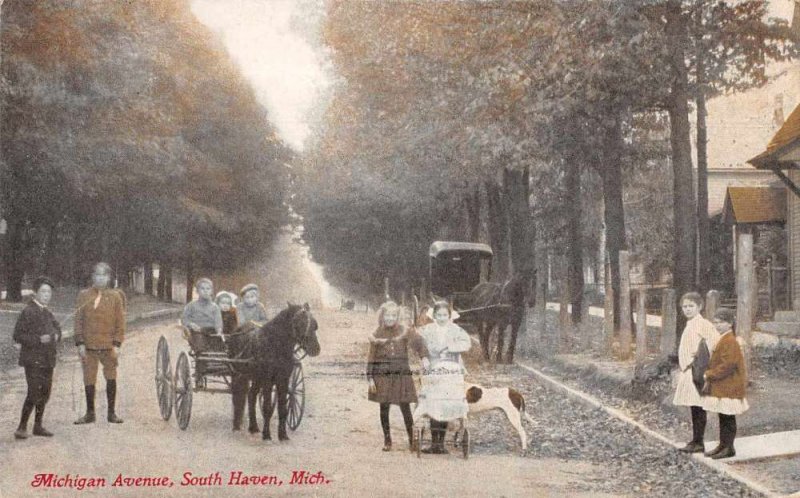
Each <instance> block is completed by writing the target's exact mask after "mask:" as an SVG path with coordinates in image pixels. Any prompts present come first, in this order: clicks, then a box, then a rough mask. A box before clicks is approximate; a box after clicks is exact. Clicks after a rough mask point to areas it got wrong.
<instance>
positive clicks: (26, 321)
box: [14, 277, 61, 439]
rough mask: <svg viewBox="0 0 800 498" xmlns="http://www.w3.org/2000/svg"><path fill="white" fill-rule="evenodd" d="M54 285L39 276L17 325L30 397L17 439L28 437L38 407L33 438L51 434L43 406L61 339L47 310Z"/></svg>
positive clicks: (53, 318)
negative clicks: (30, 421) (44, 421)
mask: <svg viewBox="0 0 800 498" xmlns="http://www.w3.org/2000/svg"><path fill="white" fill-rule="evenodd" d="M54 287H55V285H53V282H52V281H51V280H50V279H49V278H47V277H39V278H37V279H36V280H35V281H34V282H33V290H34V292H35V293H36V295H35V296H34V298H33V299H31V301H30V302H29V303H28V305H27V306H26V307H25V309H23V310H22V313H21V314H20V316H19V319H18V320H17V324H16V325H15V326H14V341H15V342H18V343H20V344H21V345H22V349H21V350H20V353H19V365H20V366H21V367H24V368H25V380H26V382H27V384H28V394H27V396H25V402H24V403H23V405H22V415H21V416H20V419H19V426H18V427H17V430H16V432H14V437H15V438H17V439H27V438H28V418H30V415H31V412H32V411H33V409H34V408H36V417H35V419H34V422H33V435H34V436H44V437H50V436H52V435H53V433H52V432H50V431H48V430H47V429H45V428H44V426H42V419H43V418H44V406H45V404H47V400H48V399H50V387H51V386H52V383H53V368H54V367H55V366H56V343H57V342H58V341H60V340H61V327H60V326H59V325H58V322H57V321H56V318H55V317H54V316H53V314H52V313H51V312H50V310H48V309H47V305H48V304H50V299H51V298H52V296H53V288H54Z"/></svg>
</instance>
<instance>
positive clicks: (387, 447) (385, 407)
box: [380, 403, 392, 451]
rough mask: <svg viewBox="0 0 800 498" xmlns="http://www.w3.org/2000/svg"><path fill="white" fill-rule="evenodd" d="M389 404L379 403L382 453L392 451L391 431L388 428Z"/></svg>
mask: <svg viewBox="0 0 800 498" xmlns="http://www.w3.org/2000/svg"><path fill="white" fill-rule="evenodd" d="M390 406H391V405H390V404H389V403H381V404H380V407H381V429H383V451H392V431H391V429H390V428H389V407H390Z"/></svg>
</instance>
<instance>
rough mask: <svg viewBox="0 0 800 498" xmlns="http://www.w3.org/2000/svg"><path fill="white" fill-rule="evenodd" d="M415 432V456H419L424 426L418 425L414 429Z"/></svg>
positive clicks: (420, 454)
mask: <svg viewBox="0 0 800 498" xmlns="http://www.w3.org/2000/svg"><path fill="white" fill-rule="evenodd" d="M416 433H417V458H421V456H422V437H423V436H424V435H425V428H424V427H419V428H417V430H416Z"/></svg>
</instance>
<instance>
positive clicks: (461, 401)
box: [413, 361, 470, 458]
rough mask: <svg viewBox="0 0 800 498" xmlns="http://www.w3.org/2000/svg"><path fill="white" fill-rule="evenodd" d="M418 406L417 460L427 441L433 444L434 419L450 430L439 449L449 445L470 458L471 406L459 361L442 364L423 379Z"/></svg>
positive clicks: (430, 370) (416, 412) (416, 424)
mask: <svg viewBox="0 0 800 498" xmlns="http://www.w3.org/2000/svg"><path fill="white" fill-rule="evenodd" d="M421 384H422V386H421V389H420V395H419V403H418V404H417V407H416V409H415V410H414V443H413V448H414V450H415V451H416V453H417V458H420V457H421V454H422V445H423V443H424V442H425V441H426V436H428V439H427V440H428V441H430V442H431V444H432V445H433V444H434V434H433V430H432V429H431V419H434V420H437V421H439V422H447V431H446V432H445V434H444V435H442V440H441V442H440V445H441V446H440V447H441V448H442V449H444V448H446V447H447V446H448V439H450V438H449V437H448V436H450V435H451V434H452V436H453V437H452V439H450V441H451V444H450V446H451V447H452V448H453V449H454V450H456V451H459V452H460V453H461V455H462V456H463V457H464V458H469V451H470V437H469V427H468V424H467V412H468V411H469V406H468V405H467V400H466V397H465V385H464V376H463V373H462V367H461V365H460V364H459V363H458V362H456V361H439V362H437V363H436V365H435V366H433V367H432V368H431V369H429V370H428V372H426V373H425V375H423V376H422V379H421Z"/></svg>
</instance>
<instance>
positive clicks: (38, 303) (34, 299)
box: [32, 298, 47, 309]
mask: <svg viewBox="0 0 800 498" xmlns="http://www.w3.org/2000/svg"><path fill="white" fill-rule="evenodd" d="M32 301H33V302H34V303H36V304H37V305H38V306H39V307H40V308H42V309H45V308H47V306H45V305H44V304H42V303H40V302H39V301H37V300H36V298H33V299H32Z"/></svg>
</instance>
